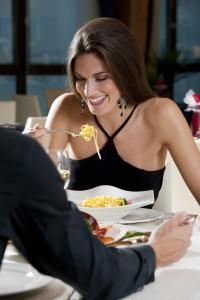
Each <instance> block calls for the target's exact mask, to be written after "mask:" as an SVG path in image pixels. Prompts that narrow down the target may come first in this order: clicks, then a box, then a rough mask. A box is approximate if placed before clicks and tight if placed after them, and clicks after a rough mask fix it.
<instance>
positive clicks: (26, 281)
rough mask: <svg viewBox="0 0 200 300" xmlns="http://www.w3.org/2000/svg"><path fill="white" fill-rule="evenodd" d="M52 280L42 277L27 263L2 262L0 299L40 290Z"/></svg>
mask: <svg viewBox="0 0 200 300" xmlns="http://www.w3.org/2000/svg"><path fill="white" fill-rule="evenodd" d="M52 280H53V278H52V277H49V276H44V275H42V274H40V273H39V272H38V271H37V270H35V269H34V268H33V267H32V266H31V265H29V264H27V263H18V262H14V261H8V260H3V263H2V267H1V271H0V297H1V296H10V295H16V294H20V293H24V292H28V291H33V290H36V289H39V288H42V287H44V286H46V285H47V284H49V283H50V282H52Z"/></svg>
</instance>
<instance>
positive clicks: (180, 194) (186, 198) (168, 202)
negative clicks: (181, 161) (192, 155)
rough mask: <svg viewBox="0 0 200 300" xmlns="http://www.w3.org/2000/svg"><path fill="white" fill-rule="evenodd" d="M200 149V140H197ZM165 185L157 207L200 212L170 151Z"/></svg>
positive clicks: (155, 206)
mask: <svg viewBox="0 0 200 300" xmlns="http://www.w3.org/2000/svg"><path fill="white" fill-rule="evenodd" d="M196 145H197V147H198V148H199V150H200V141H196ZM165 167H166V169H165V174H164V178H163V185H162V188H161V190H160V193H159V196H158V199H157V201H156V203H155V204H154V207H153V208H155V209H158V210H162V211H166V212H177V211H186V212H188V213H193V214H200V206H199V204H198V203H197V201H196V200H195V198H194V196H193V195H192V193H191V192H190V190H189V188H188V187H187V185H186V183H185V181H184V179H183V177H182V176H181V174H180V172H179V170H178V168H177V166H176V164H175V162H174V160H173V158H172V157H171V155H170V153H169V152H168V153H167V158H166V165H165Z"/></svg>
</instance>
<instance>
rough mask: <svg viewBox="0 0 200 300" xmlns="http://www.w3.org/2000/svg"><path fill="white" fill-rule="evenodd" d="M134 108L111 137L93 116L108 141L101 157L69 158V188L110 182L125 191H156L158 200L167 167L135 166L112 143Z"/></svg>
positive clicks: (89, 186) (85, 187) (84, 188)
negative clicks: (155, 168)
mask: <svg viewBox="0 0 200 300" xmlns="http://www.w3.org/2000/svg"><path fill="white" fill-rule="evenodd" d="M135 108H136V106H135V107H134V108H133V110H132V111H131V113H130V114H129V116H128V117H127V119H126V120H125V121H124V122H123V124H122V125H121V126H120V127H119V128H118V129H117V130H116V131H115V132H114V133H113V134H112V136H109V135H108V133H107V132H106V131H105V130H104V128H103V127H102V126H101V124H100V123H99V121H98V120H97V118H96V116H94V119H95V121H96V123H97V125H98V127H99V128H100V129H101V130H102V131H103V133H104V134H105V135H106V137H107V138H108V141H107V143H106V144H105V145H104V146H103V148H102V149H101V150H100V154H101V159H99V157H98V155H97V153H95V154H94V155H92V156H90V157H88V158H85V159H81V160H75V159H69V161H70V173H71V176H70V182H69V185H68V189H70V190H87V189H91V188H94V187H97V186H100V185H111V186H114V187H117V188H120V189H122V190H127V191H135V192H138V191H149V190H153V192H154V199H155V200H156V199H157V197H158V193H159V190H160V188H161V186H162V181H163V174H164V170H165V168H163V169H160V170H156V171H145V170H143V169H139V168H137V167H134V166H133V165H131V164H129V163H127V162H126V161H124V160H123V159H122V158H121V157H120V156H119V154H118V152H117V149H116V147H115V144H114V142H113V140H114V138H115V136H116V135H117V134H118V133H119V132H120V131H121V130H122V129H123V128H124V127H125V125H126V124H127V123H128V121H129V120H130V118H131V116H132V115H133V112H134V110H135ZM127 147H128V141H127Z"/></svg>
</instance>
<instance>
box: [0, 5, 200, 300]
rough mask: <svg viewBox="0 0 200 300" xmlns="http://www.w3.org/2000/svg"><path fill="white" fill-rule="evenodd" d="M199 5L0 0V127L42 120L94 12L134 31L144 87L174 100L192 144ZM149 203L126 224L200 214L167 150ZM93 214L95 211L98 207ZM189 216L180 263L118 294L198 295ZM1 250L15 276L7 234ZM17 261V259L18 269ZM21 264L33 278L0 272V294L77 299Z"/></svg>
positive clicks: (199, 115) (191, 299)
mask: <svg viewBox="0 0 200 300" xmlns="http://www.w3.org/2000/svg"><path fill="white" fill-rule="evenodd" d="M199 12H200V1H199V0H191V1H186V0H56V1H55V0H42V1H41V0H0V127H5V128H9V129H11V130H16V131H19V132H23V131H26V130H28V129H29V128H32V127H33V126H34V125H35V124H37V123H39V124H40V125H41V126H45V121H46V117H47V115H48V112H49V110H50V107H51V105H52V103H53V101H54V100H55V99H56V98H57V97H58V96H59V95H61V94H63V93H65V92H67V91H69V84H68V78H67V75H66V55H67V49H68V47H69V44H70V41H71V39H72V37H73V35H74V33H75V32H76V31H77V30H78V28H80V27H81V26H82V25H83V24H85V23H86V22H88V21H89V20H92V19H94V18H96V17H113V18H116V19H119V20H120V21H122V22H123V23H124V24H125V25H126V26H127V27H128V28H129V29H130V31H131V32H133V34H134V35H135V37H136V40H137V41H138V44H139V46H140V48H141V50H142V53H143V55H144V61H145V66H146V71H147V76H148V81H149V84H150V86H151V88H152V90H153V91H154V92H155V93H156V94H157V95H159V96H160V97H167V98H170V99H172V100H173V101H174V102H175V103H176V104H177V105H178V107H179V108H180V110H181V112H182V114H183V115H184V117H185V119H186V121H187V123H188V125H189V126H190V129H191V132H192V134H193V137H194V140H195V143H196V146H197V147H198V149H199V150H200V31H199V21H198V19H199ZM189 97H194V99H195V101H196V104H195V106H194V105H193V106H190V103H189V102H188V99H189ZM166 126H167V124H166ZM188 155H189V154H188ZM199 171H200V170H199ZM0 184H1V183H0ZM114 192H115V191H114ZM116 194H117V191H116ZM91 195H92V194H91ZM72 197H73V193H72ZM81 197H82V195H81ZM127 197H129V195H128V194H127ZM153 209H154V210H155V215H153V213H152V216H150V217H149V220H150V222H148V221H147V220H143V222H142V221H141V220H140V222H139V221H138V223H133V224H132V223H131V222H130V223H129V222H128V224H127V226H128V227H127V228H128V229H129V230H132V229H131V228H134V229H136V230H139V231H147V230H148V231H149V230H152V229H153V228H154V227H155V226H157V225H159V224H160V222H161V220H162V221H163V220H164V219H166V218H169V217H170V216H171V215H173V214H174V213H176V212H177V211H186V212H187V213H189V214H190V215H191V216H195V217H196V216H198V215H199V214H200V206H199V204H198V202H197V201H196V200H195V197H194V195H193V194H192V193H191V191H190V190H189V188H188V187H187V185H186V183H185V181H184V179H183V178H182V176H181V174H180V172H179V170H178V168H177V166H176V164H175V163H174V160H173V158H172V157H171V155H170V153H168V154H167V158H166V163H165V174H164V178H163V184H162V188H161V190H160V193H159V196H158V199H157V201H156V203H155V204H154V206H153ZM86 211H87V210H86ZM94 213H95V212H94ZM113 213H114V212H113ZM95 216H96V215H95ZM120 216H121V215H120ZM96 217H97V219H98V217H99V215H98V213H97V216H96ZM137 217H139V218H140V217H141V216H137ZM147 218H148V217H146V219H147ZM100 220H101V217H100ZM103 221H105V220H103ZM151 221H152V222H151ZM197 223H198V224H197V227H198V229H195V230H196V233H195V234H196V235H195V237H194V239H193V244H192V245H193V248H192V250H191V253H192V254H191V253H190V254H188V256H187V257H186V258H185V261H181V263H180V265H178V264H177V265H175V266H174V267H172V268H171V269H170V268H168V269H167V270H159V271H158V272H157V281H156V284H153V285H150V287H148V286H147V287H145V289H144V291H143V292H142V293H141V294H140V293H136V294H135V295H134V296H133V295H132V296H131V295H130V296H129V297H127V298H123V299H127V300H131V299H133V300H137V299H140V300H145V299H153V300H156V299H161V296H160V292H161V291H162V292H163V290H164V291H166V295H167V293H168V296H169V298H167V296H166V298H165V295H164V294H165V293H164V294H162V295H163V296H162V298H163V300H167V299H172V300H177V299H182V300H186V299H187V300H197V299H200V291H198V289H197V286H198V282H199V281H198V280H199V279H200V259H199V256H200V218H199V220H198V222H197ZM131 226H132V227H131ZM134 226H135V227H134ZM121 230H122V229H121V228H120V233H121ZM126 231H127V230H126ZM124 232H125V231H123V233H124ZM117 234H118V232H117ZM193 254H194V255H193ZM192 255H193V256H194V257H193V256H192ZM5 257H6V258H5V260H6V261H7V260H8V259H9V258H11V259H12V261H13V262H15V263H16V268H18V269H17V271H15V272H13V269H12V270H11V269H9V268H10V265H9V263H8V265H6V264H5V267H4V273H5V274H7V273H8V274H7V276H10V277H9V282H11V280H15V279H10V278H11V276H15V278H16V277H17V276H18V278H19V277H20V276H24V274H25V273H27V262H26V261H25V259H24V258H23V257H22V256H21V254H19V253H18V251H17V250H16V248H15V247H14V246H13V245H12V242H10V245H9V247H8V250H7V252H6V255H5ZM195 259H196V260H195ZM20 263H21V264H24V266H23V268H24V269H23V268H22V267H21V265H20ZM194 265H196V267H195V268H194V269H193V267H192V266H194ZM6 268H7V269H6ZM6 272H7V273H6ZM12 272H13V273H14V274H13V273H12ZM20 272H21V273H20ZM29 272H32V277H33V278H37V282H33V283H32V282H31V285H30V286H31V287H29V284H30V282H29V281H30V277H29V279H28V280H27V278H26V279H25V278H20V279H19V283H17V284H16V286H14V287H12V288H13V291H12V288H11V290H9V288H8V287H7V281H8V280H7V278H6V279H5V278H3V280H2V279H1V275H0V299H1V298H2V299H3V297H4V296H6V299H15V300H18V299H23V300H34V299H39V300H43V299H44V300H45V299H46V300H48V299H54V300H59V299H60V300H62V299H63V300H64V299H65V300H66V299H71V300H78V299H79V297H78V294H76V291H75V292H74V289H72V288H71V287H70V286H69V285H66V284H65V283H63V282H62V281H60V280H58V279H52V277H48V276H46V277H45V276H42V275H41V277H40V279H38V278H39V275H38V274H39V273H37V271H36V270H35V269H33V268H32V269H30V270H29ZM170 272H171V273H170ZM184 272H185V273H184ZM193 272H194V274H193ZM16 273H17V274H16ZM20 274H22V275H20ZM179 276H180V278H181V279H182V281H181V283H180V285H177V286H175V287H174V289H173V288H171V286H173V283H174V281H176V280H177V278H178V277H179ZM195 276H196V277H195ZM4 277H5V276H4ZM191 278H194V281H193V283H190V284H189V288H188V290H186V289H184V288H183V287H184V285H186V286H187V285H188V281H190V279H191ZM20 280H21V282H20ZM17 285H18V287H17ZM22 285H23V287H22ZM25 285H26V287H25V288H24V286H25ZM5 286H6V288H5ZM1 288H2V289H1ZM191 291H192V292H191ZM194 291H195V292H194ZM158 295H159V296H158ZM102 300H103V299H102Z"/></svg>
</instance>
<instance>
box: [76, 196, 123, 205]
mask: <svg viewBox="0 0 200 300" xmlns="http://www.w3.org/2000/svg"><path fill="white" fill-rule="evenodd" d="M126 204H127V200H126V199H125V198H122V197H112V196H96V197H90V198H86V199H85V200H83V201H82V202H81V205H82V206H85V207H116V206H123V205H126Z"/></svg>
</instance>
